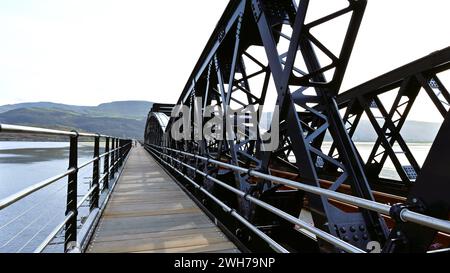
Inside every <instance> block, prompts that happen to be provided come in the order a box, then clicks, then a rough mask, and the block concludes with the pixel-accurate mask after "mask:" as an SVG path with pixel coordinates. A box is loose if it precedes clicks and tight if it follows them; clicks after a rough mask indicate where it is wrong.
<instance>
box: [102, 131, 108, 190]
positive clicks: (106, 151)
mask: <svg viewBox="0 0 450 273" xmlns="http://www.w3.org/2000/svg"><path fill="white" fill-rule="evenodd" d="M105 153H106V155H105V158H104V161H103V174H104V176H105V178H104V179H103V189H108V188H109V137H106V138H105Z"/></svg>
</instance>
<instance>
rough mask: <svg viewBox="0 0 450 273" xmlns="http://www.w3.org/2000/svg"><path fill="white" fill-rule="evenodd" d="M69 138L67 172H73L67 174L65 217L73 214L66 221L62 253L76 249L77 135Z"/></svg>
mask: <svg viewBox="0 0 450 273" xmlns="http://www.w3.org/2000/svg"><path fill="white" fill-rule="evenodd" d="M75 133H76V135H75V136H71V137H70V148H69V170H70V169H74V170H75V172H73V173H71V174H69V176H68V179H67V180H68V183H67V203H66V216H67V215H68V214H69V213H71V212H72V213H73V216H72V217H71V218H70V220H69V221H67V224H66V226H65V235H64V239H65V240H64V252H68V251H70V250H72V249H74V248H76V247H77V213H78V212H77V202H78V193H77V190H78V133H77V132H75Z"/></svg>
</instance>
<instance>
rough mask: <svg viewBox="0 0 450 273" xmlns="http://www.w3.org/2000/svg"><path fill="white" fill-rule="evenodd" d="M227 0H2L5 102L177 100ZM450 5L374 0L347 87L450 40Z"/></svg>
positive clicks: (0, 96) (0, 59)
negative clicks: (449, 12) (449, 31)
mask: <svg viewBox="0 0 450 273" xmlns="http://www.w3.org/2000/svg"><path fill="white" fill-rule="evenodd" d="M331 1H332V2H333V3H334V2H335V1H337V0H311V2H320V4H321V5H328V4H330V3H331ZM339 1H341V0H339ZM227 3H228V1H227V0H189V1H186V0H171V1H158V2H155V1H151V0H0V41H1V42H0V105H1V104H8V103H18V102H29V101H53V102H60V103H67V104H79V105H97V104H99V103H102V102H108V101H114V100H150V101H156V102H172V103H174V102H176V100H177V99H178V96H179V95H180V93H181V91H182V89H183V87H184V85H185V83H186V81H187V79H188V77H189V75H190V73H191V71H192V69H193V67H194V65H195V63H196V61H197V59H198V57H199V56H200V53H201V51H202V50H203V48H204V46H205V44H206V42H207V40H208V38H209V36H210V35H211V33H212V31H213V29H214V27H215V25H216V23H217V21H218V19H219V18H220V15H221V14H222V12H223V10H224V8H225V6H226V4H227ZM449 7H450V3H449V1H446V0H428V1H419V0H369V1H368V5H367V9H366V13H365V17H364V20H363V23H362V25H361V29H360V32H359V35H358V39H357V42H356V44H355V48H354V51H353V55H352V57H351V59H350V64H349V68H348V69H347V74H346V77H345V79H344V83H343V87H342V90H346V89H349V88H351V87H353V86H355V85H357V84H359V83H362V82H365V81H366V80H369V79H371V78H373V77H375V76H377V75H380V74H382V73H385V72H387V71H389V70H391V69H393V68H395V67H398V66H400V65H403V64H405V63H407V62H410V61H412V60H414V59H417V58H419V57H422V56H424V55H427V54H429V53H431V52H432V51H435V50H438V49H442V48H445V47H447V46H449V45H450V35H448V27H449V26H450V16H449V15H448V11H449V10H450V9H449ZM449 84H450V83H449ZM449 84H447V85H449ZM426 107H427V106H426V104H424V106H423V108H422V109H419V110H420V111H419V112H428V111H427V108H426ZM417 119H421V115H417ZM422 119H425V120H427V119H432V116H429V117H426V118H423V117H422Z"/></svg>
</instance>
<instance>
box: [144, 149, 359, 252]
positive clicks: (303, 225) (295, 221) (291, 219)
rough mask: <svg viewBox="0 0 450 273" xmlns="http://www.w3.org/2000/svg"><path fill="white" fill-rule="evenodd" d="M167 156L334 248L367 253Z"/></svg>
mask: <svg viewBox="0 0 450 273" xmlns="http://www.w3.org/2000/svg"><path fill="white" fill-rule="evenodd" d="M151 149H153V150H154V151H156V152H158V153H160V154H163V153H162V152H160V151H158V150H156V149H155V148H151ZM166 156H167V157H169V158H171V159H172V160H175V161H177V162H178V163H180V164H182V165H184V166H186V167H188V168H190V169H191V170H193V171H195V172H197V173H199V174H201V175H203V176H204V177H205V178H206V179H208V180H210V181H212V182H214V183H216V184H219V185H220V186H222V187H224V188H225V189H227V190H229V191H231V192H233V193H235V194H237V195H239V196H241V197H242V198H245V199H246V200H248V201H251V202H253V203H255V204H256V205H258V206H260V207H262V208H265V209H266V210H268V211H270V212H272V213H274V214H276V215H278V216H280V217H282V218H284V219H285V220H287V221H289V222H291V223H293V224H296V225H299V226H300V227H301V228H303V229H305V230H307V231H309V232H311V233H313V234H314V235H316V236H317V237H319V238H322V239H323V240H325V241H327V242H329V243H331V244H333V245H334V246H337V247H339V248H342V249H343V250H345V251H347V252H350V253H365V251H363V250H361V249H359V248H357V247H355V246H353V245H351V244H349V243H347V242H345V241H343V240H341V239H339V238H337V237H335V236H333V235H331V234H329V233H327V232H325V231H323V230H320V229H318V228H316V227H313V226H311V225H310V224H308V223H307V222H305V221H303V220H300V219H298V218H296V217H294V216H292V215H290V214H288V213H286V212H284V211H282V210H280V209H278V208H276V207H274V206H272V205H269V204H267V203H266V202H264V201H261V200H259V199H257V198H254V197H252V196H250V195H247V194H246V193H245V192H243V191H241V190H238V189H236V188H234V187H232V186H230V185H228V184H226V183H224V182H222V181H220V180H219V179H217V178H215V177H212V176H210V175H208V174H206V173H204V172H202V171H200V170H198V169H197V168H194V167H192V166H190V165H189V164H186V163H184V162H181V161H179V160H178V159H176V158H174V157H172V156H169V155H166Z"/></svg>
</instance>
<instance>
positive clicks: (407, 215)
mask: <svg viewBox="0 0 450 273" xmlns="http://www.w3.org/2000/svg"><path fill="white" fill-rule="evenodd" d="M150 145H151V146H155V147H158V148H163V149H167V150H169V151H173V152H177V153H180V154H183V155H187V156H190V157H193V158H195V159H200V160H202V161H205V162H208V163H213V164H216V165H219V166H222V167H226V168H229V169H231V170H233V171H237V172H239V173H247V174H248V175H249V176H254V177H258V178H262V179H265V180H272V181H274V182H277V183H280V184H283V185H286V186H290V187H293V188H296V189H300V190H303V191H306V192H309V193H313V194H318V195H321V196H326V197H328V198H331V199H335V200H338V201H342V202H345V203H348V204H351V205H355V206H358V207H361V208H365V209H368V210H372V211H375V212H379V213H382V214H386V215H389V214H390V209H391V207H392V206H390V205H387V204H382V203H378V202H375V201H371V200H367V199H363V198H360V197H355V196H352V195H347V194H344V193H340V192H335V191H331V190H328V189H323V188H319V187H314V186H310V185H306V184H303V183H299V182H298V181H293V180H289V179H286V178H281V177H277V176H273V175H269V174H265V173H261V172H258V171H256V170H252V169H247V168H243V167H239V166H235V165H231V164H228V163H224V162H221V161H217V160H214V159H210V158H206V157H203V156H199V155H195V154H191V153H187V152H184V151H180V150H175V149H171V148H167V147H160V146H158V145H154V144H150ZM400 218H401V220H402V221H404V222H412V223H416V224H420V225H423V226H426V227H429V228H433V229H436V230H439V231H443V232H446V233H450V221H447V220H442V219H438V218H435V217H431V216H428V215H424V214H420V213H417V212H413V211H411V210H409V209H407V208H403V209H402V211H401V212H400Z"/></svg>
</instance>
